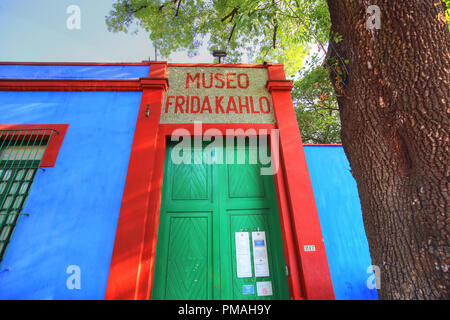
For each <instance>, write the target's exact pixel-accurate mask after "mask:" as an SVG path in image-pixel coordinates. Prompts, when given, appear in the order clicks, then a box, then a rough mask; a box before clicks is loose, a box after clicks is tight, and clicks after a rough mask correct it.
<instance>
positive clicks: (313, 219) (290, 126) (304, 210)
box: [267, 65, 334, 299]
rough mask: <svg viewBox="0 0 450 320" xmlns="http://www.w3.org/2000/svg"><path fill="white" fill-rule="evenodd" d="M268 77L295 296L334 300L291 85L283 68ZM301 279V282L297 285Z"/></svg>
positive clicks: (273, 69)
mask: <svg viewBox="0 0 450 320" xmlns="http://www.w3.org/2000/svg"><path fill="white" fill-rule="evenodd" d="M268 74H269V80H268V83H267V88H268V90H270V93H271V95H272V100H273V108H274V113H275V119H276V122H277V125H278V129H279V135H280V149H279V150H280V159H281V167H282V168H283V170H282V171H281V172H282V174H283V176H282V177H277V178H278V179H277V186H278V200H279V208H280V211H281V216H282V217H286V218H287V219H286V220H285V221H287V222H289V223H290V224H291V227H290V228H288V226H285V229H284V230H283V233H284V236H285V237H286V241H287V246H288V247H290V248H291V249H289V248H288V252H287V254H288V257H289V259H291V260H290V263H293V264H292V265H291V270H292V271H291V272H292V273H293V278H292V290H293V295H294V298H295V299H298V298H300V297H299V296H298V294H300V292H302V291H303V292H302V296H303V297H304V298H306V299H334V292H333V286H332V283H331V276H330V270H329V267H328V260H327V256H326V252H325V245H324V242H323V238H322V231H321V229H320V221H319V216H318V213H317V208H316V203H315V199H314V193H313V190H312V185H311V180H310V177H309V173H308V166H307V163H306V157H305V153H304V151H303V148H302V147H301V146H302V140H301V136H300V131H299V127H298V124H297V120H296V117H295V111H294V106H293V103H292V98H291V94H290V90H291V88H292V84H290V83H289V81H286V80H285V79H286V78H285V75H284V68H283V66H282V65H270V66H269V67H268ZM283 189H284V190H285V191H284V192H283ZM285 196H286V198H284V197H285ZM288 217H289V218H290V219H289V218H288ZM305 245H314V246H315V248H316V249H315V250H316V251H312V252H305V250H304V246H305ZM294 266H295V267H294ZM294 272H295V276H294ZM299 277H301V278H302V281H298V280H300V279H299ZM294 278H297V281H295V280H294Z"/></svg>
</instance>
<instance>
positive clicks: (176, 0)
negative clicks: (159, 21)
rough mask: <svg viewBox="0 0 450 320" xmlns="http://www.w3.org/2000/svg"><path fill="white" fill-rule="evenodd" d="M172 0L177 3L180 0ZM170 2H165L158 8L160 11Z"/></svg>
mask: <svg viewBox="0 0 450 320" xmlns="http://www.w3.org/2000/svg"><path fill="white" fill-rule="evenodd" d="M170 2H172V3H173V4H175V3H177V2H178V0H172V1H170ZM170 2H166V3H163V4H162V5H161V6H160V7H159V8H158V9H159V11H161V10H162V9H163V8H164V7H165V6H166V5H168V4H170ZM180 2H181V1H180Z"/></svg>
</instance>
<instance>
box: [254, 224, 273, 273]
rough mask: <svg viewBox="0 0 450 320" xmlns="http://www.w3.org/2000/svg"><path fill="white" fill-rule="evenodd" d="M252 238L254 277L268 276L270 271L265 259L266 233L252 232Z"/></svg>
mask: <svg viewBox="0 0 450 320" xmlns="http://www.w3.org/2000/svg"><path fill="white" fill-rule="evenodd" d="M252 240H253V263H254V266H255V277H268V276H269V275H270V273H269V261H268V259H267V243H266V233H265V232H264V231H259V232H252Z"/></svg>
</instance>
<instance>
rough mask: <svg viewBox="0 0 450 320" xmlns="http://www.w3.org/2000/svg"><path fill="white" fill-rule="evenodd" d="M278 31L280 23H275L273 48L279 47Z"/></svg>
mask: <svg viewBox="0 0 450 320" xmlns="http://www.w3.org/2000/svg"><path fill="white" fill-rule="evenodd" d="M277 30H278V22H277V21H275V26H274V28H273V45H272V46H273V48H274V49H275V48H276V47H277Z"/></svg>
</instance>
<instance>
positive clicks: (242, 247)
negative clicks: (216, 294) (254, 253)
mask: <svg viewBox="0 0 450 320" xmlns="http://www.w3.org/2000/svg"><path fill="white" fill-rule="evenodd" d="M234 235H235V243H236V271H237V277H238V278H251V276H252V264H251V258H250V239H249V233H248V232H236V233H235V234H234Z"/></svg>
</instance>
